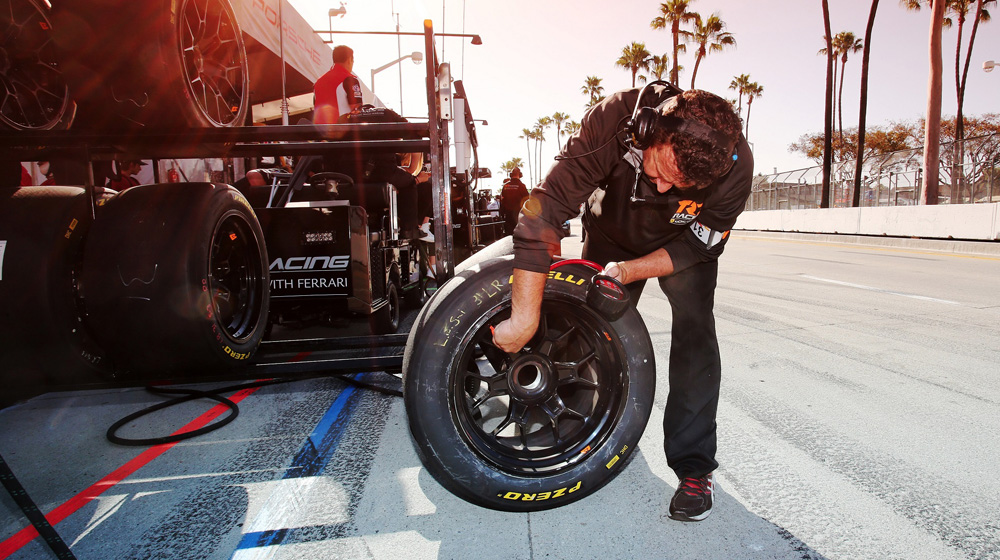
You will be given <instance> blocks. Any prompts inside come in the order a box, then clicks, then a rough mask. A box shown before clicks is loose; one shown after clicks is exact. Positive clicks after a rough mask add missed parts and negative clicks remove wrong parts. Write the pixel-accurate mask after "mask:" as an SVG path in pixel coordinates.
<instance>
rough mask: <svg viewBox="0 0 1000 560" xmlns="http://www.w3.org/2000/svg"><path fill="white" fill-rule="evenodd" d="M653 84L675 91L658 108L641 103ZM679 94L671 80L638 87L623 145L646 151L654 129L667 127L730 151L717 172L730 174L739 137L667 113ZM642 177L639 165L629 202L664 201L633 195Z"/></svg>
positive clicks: (674, 105) (735, 157)
mask: <svg viewBox="0 0 1000 560" xmlns="http://www.w3.org/2000/svg"><path fill="white" fill-rule="evenodd" d="M653 84H661V85H665V86H667V88H668V89H672V90H674V91H675V92H676V93H675V95H674V96H672V97H670V98H669V99H667V100H666V101H664V102H663V103H661V104H660V105H659V106H657V107H649V106H644V105H643V104H642V96H643V95H644V94H645V93H646V89H647V88H648V87H649V86H651V85H653ZM680 93H682V92H681V90H680V89H678V88H677V87H676V86H674V85H673V84H671V83H670V82H666V81H663V80H654V81H652V82H649V83H647V84H646V85H645V86H643V88H642V89H641V90H639V97H637V98H636V100H635V108H634V109H632V118H630V119H629V121H628V122H627V123H626V124H625V134H626V141H625V143H626V146H627V147H628V149H629V150H630V151H632V150H639V151H641V150H645V149H647V148H649V147H650V146H651V145H652V143H653V137H654V133H655V131H656V130H657V129H659V128H661V127H662V128H667V129H670V130H672V131H674V132H679V133H681V134H686V135H688V136H691V137H694V138H696V139H698V140H701V141H704V142H707V143H709V144H712V145H715V146H719V147H721V148H723V149H725V150H726V151H727V152H729V153H731V154H732V155H733V156H732V159H731V160H730V161H729V162H728V165H727V166H726V169H725V170H724V171H723V172H722V173H720V174H719V176H720V177H721V176H723V175H725V174H726V173H729V171H730V170H731V169H732V168H733V165H735V164H736V160H737V159H738V156H737V154H736V143H737V141H738V138H731V137H729V136H727V135H726V134H723V133H721V132H719V131H718V130H715V129H714V128H712V127H710V126H708V125H707V124H705V123H703V122H701V121H696V120H694V119H684V118H680V117H676V116H674V115H671V114H669V113H670V112H671V111H672V110H673V109H674V108H675V107H677V96H678V95H680ZM664 113H668V114H664ZM641 176H642V166H641V165H640V166H637V167H636V169H635V182H634V183H632V196H631V198H630V201H631V202H633V203H647V204H661V203H662V204H666V201H665V200H661V199H658V198H652V199H649V198H638V197H636V191H637V190H638V187H639V180H640V177H641Z"/></svg>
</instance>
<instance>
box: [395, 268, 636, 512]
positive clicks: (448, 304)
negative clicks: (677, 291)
mask: <svg viewBox="0 0 1000 560" xmlns="http://www.w3.org/2000/svg"><path fill="white" fill-rule="evenodd" d="M566 269H570V267H566ZM573 270H576V271H579V270H580V268H574V269H573ZM511 271H512V259H511V258H510V257H502V258H499V259H494V260H489V261H486V262H483V263H481V264H479V265H475V266H472V267H470V268H468V269H466V270H465V271H463V272H460V273H459V274H458V275H457V276H456V277H455V278H453V279H451V280H449V281H448V283H446V284H445V286H443V287H442V289H441V290H439V291H438V292H437V293H435V294H434V296H432V298H431V300H430V301H429V302H428V304H427V306H425V308H424V310H423V311H422V312H421V314H420V315H419V316H418V318H417V321H416V323H415V326H414V328H413V330H412V331H411V334H410V337H409V340H408V342H407V348H406V354H405V356H404V363H403V371H404V400H405V405H406V411H407V416H408V419H409V425H410V431H411V434H412V436H413V440H414V445H415V447H416V449H417V452H418V454H419V455H420V457H421V460H422V461H423V463H424V465H425V466H426V467H427V469H428V471H429V472H430V473H431V474H432V475H433V476H434V477H435V479H437V480H438V482H440V483H441V484H442V485H443V486H445V487H446V488H448V489H449V490H450V491H451V492H453V493H454V494H456V495H458V496H459V497H461V498H463V499H465V500H467V501H470V502H472V503H476V504H479V505H482V506H485V507H489V508H493V509H499V510H505V511H534V510H541V509H548V508H552V507H558V506H561V505H564V504H568V503H570V502H573V501H575V500H578V499H580V498H583V497H584V496H586V495H588V494H590V493H592V492H594V491H596V490H597V489H599V488H600V487H601V486H603V485H604V484H606V483H608V482H609V481H610V480H611V479H613V478H614V476H616V475H617V474H618V472H620V471H621V469H622V468H623V467H624V465H625V464H627V463H628V460H629V459H630V458H631V456H632V454H633V452H634V451H635V449H636V447H637V445H638V441H639V438H640V437H641V435H642V432H643V430H644V429H645V425H646V422H647V421H648V419H649V414H650V411H651V409H652V400H653V393H654V384H655V366H654V361H653V352H652V344H651V343H650V341H649V335H648V332H647V331H646V328H645V325H644V324H643V323H642V320H641V318H640V317H639V315H638V312H637V311H635V309H631V310H629V312H627V313H625V314H624V315H623V316H622V317H621V318H619V319H618V320H617V321H614V322H612V323H608V324H607V325H608V327H609V328H610V330H613V331H614V333H610V334H611V336H610V338H611V339H612V340H610V341H609V343H611V344H615V345H617V351H618V352H619V355H620V356H623V357H624V358H625V360H626V363H627V372H626V377H627V383H626V385H627V387H626V394H625V396H624V399H625V400H624V401H623V403H622V405H621V406H620V407H619V408H620V410H621V413H620V416H619V417H618V419H617V422H616V424H615V426H614V427H613V429H611V431H610V433H609V434H607V436H606V438H605V439H604V440H603V441H602V442H600V443H599V445H598V447H597V448H595V449H593V450H591V451H590V456H589V457H588V458H586V459H584V460H582V461H580V462H578V463H576V464H575V465H573V466H572V467H570V468H567V469H564V470H562V471H560V472H557V473H554V474H551V475H545V476H538V477H526V476H518V475H515V474H511V473H507V472H503V471H501V470H499V469H498V468H496V467H494V466H492V465H491V464H489V463H488V462H486V461H485V460H484V459H483V458H482V457H480V456H479V455H478V454H477V453H476V452H475V451H474V450H473V449H472V448H471V447H470V445H469V444H468V443H467V441H466V438H465V437H463V435H462V433H461V431H460V429H459V427H458V425H459V424H458V421H457V418H456V417H455V411H454V410H453V407H452V406H451V404H450V403H451V402H452V398H453V395H452V389H451V386H452V383H451V379H450V377H451V372H452V371H454V369H455V367H456V365H457V364H456V362H457V360H459V359H460V358H461V355H462V349H463V348H466V347H467V346H468V344H470V343H471V341H470V337H471V336H472V335H473V334H474V333H476V332H477V330H478V328H479V327H480V326H481V325H482V324H483V322H485V321H486V319H487V318H488V317H491V316H493V315H495V314H496V313H502V312H504V310H506V311H507V312H509V306H510V277H511ZM584 274H585V273H584ZM584 278H589V276H583V275H582V274H580V275H574V274H573V272H571V271H569V270H567V271H566V272H564V273H563V274H561V275H559V277H558V278H553V275H550V278H549V280H548V282H547V283H546V296H545V297H546V299H560V300H563V301H570V302H573V303H576V304H579V305H581V306H583V305H585V302H586V288H587V287H588V286H589V280H584V281H583V282H582V283H579V284H577V282H579V281H580V280H583V279H584ZM616 335H617V336H616ZM625 349H627V352H626V351H625ZM442 372H444V373H442Z"/></svg>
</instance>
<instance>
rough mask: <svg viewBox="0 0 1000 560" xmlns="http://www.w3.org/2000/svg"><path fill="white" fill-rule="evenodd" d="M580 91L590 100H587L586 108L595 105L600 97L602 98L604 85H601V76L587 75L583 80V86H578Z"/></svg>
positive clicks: (599, 100)
mask: <svg viewBox="0 0 1000 560" xmlns="http://www.w3.org/2000/svg"><path fill="white" fill-rule="evenodd" d="M580 91H582V92H583V94H584V95H586V96H588V97H590V101H588V102H587V105H586V108H587V109H590V108H591V107H593V106H594V105H597V104H598V103H600V102H601V100H602V99H604V86H602V85H601V78H598V77H597V76H587V79H586V81H585V82H584V84H583V87H582V88H580Z"/></svg>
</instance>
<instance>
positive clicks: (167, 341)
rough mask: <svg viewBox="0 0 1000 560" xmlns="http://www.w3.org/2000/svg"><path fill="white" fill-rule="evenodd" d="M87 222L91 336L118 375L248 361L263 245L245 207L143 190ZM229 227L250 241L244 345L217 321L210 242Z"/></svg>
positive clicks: (168, 189) (195, 193) (199, 190)
mask: <svg viewBox="0 0 1000 560" xmlns="http://www.w3.org/2000/svg"><path fill="white" fill-rule="evenodd" d="M106 206H107V208H106V209H105V213H104V216H102V218H101V219H99V220H97V221H96V222H95V225H94V228H93V231H92V233H91V236H90V239H89V240H88V242H87V247H86V252H85V261H84V273H83V280H84V287H85V302H86V305H87V308H88V311H89V312H90V314H91V317H92V319H93V321H92V323H93V324H94V327H95V330H96V331H97V332H98V333H99V334H100V336H101V341H102V343H103V344H104V346H105V347H107V348H108V349H109V353H111V354H112V356H113V357H114V358H115V359H116V361H117V362H118V363H119V364H120V365H121V366H122V367H123V368H124V369H126V370H128V371H132V372H136V373H140V372H148V373H158V374H162V373H169V371H168V370H169V369H171V368H178V367H191V368H199V369H201V368H205V367H223V368H232V367H238V366H240V365H243V364H246V363H248V362H249V361H250V358H251V357H252V356H253V354H254V352H255V350H256V348H257V346H258V345H259V343H260V340H261V338H262V337H263V334H264V330H265V328H266V324H267V302H268V288H269V278H268V274H267V255H266V250H265V248H264V236H263V233H262V232H261V229H260V225H259V224H258V222H257V219H256V216H255V215H254V214H253V211H252V210H251V209H250V206H249V203H248V202H247V201H246V198H244V197H243V195H242V194H240V193H239V192H238V191H237V190H236V189H233V188H232V187H228V186H227V185H218V184H211V183H193V184H177V185H145V186H140V187H134V188H132V189H129V190H127V191H124V192H122V193H120V194H119V195H118V196H117V197H116V198H115V199H113V200H111V201H110V202H109V203H108V204H107V205H106ZM231 217H235V218H236V219H237V220H238V221H240V222H242V223H243V224H244V227H243V229H244V231H246V232H248V234H250V235H252V236H253V237H254V239H253V240H250V242H251V243H253V244H254V246H255V248H256V250H257V254H258V258H259V259H260V264H259V266H258V271H257V273H256V275H257V276H258V277H259V285H258V288H259V290H261V292H260V301H258V302H257V303H258V304H259V305H260V310H259V313H258V315H257V316H256V321H255V323H256V324H255V325H254V326H253V328H252V329H251V330H250V331H249V332H248V333H247V335H245V336H243V337H241V338H239V339H236V338H234V337H232V336H231V335H230V334H229V333H228V332H227V331H226V328H225V326H224V325H222V324H221V322H220V318H219V317H217V316H216V307H215V304H214V303H213V299H212V294H211V289H212V282H211V279H210V276H211V271H210V266H211V264H210V258H211V251H212V240H213V238H214V236H215V235H216V233H217V230H218V228H219V227H220V225H221V224H222V223H223V222H224V221H225V220H227V219H229V218H231Z"/></svg>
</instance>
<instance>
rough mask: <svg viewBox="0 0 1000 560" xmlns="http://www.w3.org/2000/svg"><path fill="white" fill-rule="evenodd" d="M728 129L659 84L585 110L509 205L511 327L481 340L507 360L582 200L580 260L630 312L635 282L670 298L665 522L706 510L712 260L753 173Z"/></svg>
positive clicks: (716, 371)
mask: <svg viewBox="0 0 1000 560" xmlns="http://www.w3.org/2000/svg"><path fill="white" fill-rule="evenodd" d="M654 84H655V85H654ZM640 97H641V99H640ZM740 128H741V126H740V119H739V117H738V116H737V115H736V114H735V113H734V112H733V110H732V107H731V106H730V104H729V103H728V102H727V101H725V100H724V99H722V98H720V97H718V96H716V95H713V94H711V93H708V92H705V91H699V90H691V91H687V92H681V91H680V90H678V89H677V88H675V87H673V86H671V85H669V84H666V83H665V82H654V83H653V84H650V86H647V87H646V88H644V89H643V90H642V91H640V90H637V89H631V90H625V91H621V92H618V93H616V94H614V95H611V96H609V97H608V98H606V99H605V100H604V101H602V102H600V103H598V104H597V105H595V106H594V108H593V109H592V110H591V111H589V112H588V113H587V115H586V116H584V119H583V125H582V126H581V128H580V130H579V131H578V132H577V133H576V134H574V135H573V136H572V137H571V138H570V139H569V140H568V141H567V143H566V146H565V148H563V150H562V153H561V154H560V156H559V157H557V158H556V159H557V160H558V161H557V163H556V164H555V165H554V166H553V167H552V170H551V171H550V172H549V175H548V177H547V178H546V179H545V182H544V183H543V184H542V185H541V186H540V187H539V188H536V189H534V190H533V191H532V192H531V196H530V198H529V199H528V201H527V202H526V203H525V205H524V207H523V209H522V210H521V213H520V216H519V218H518V224H517V227H516V228H515V230H514V282H513V288H512V289H513V292H512V298H513V302H512V305H513V308H512V313H511V318H510V319H509V320H507V321H504V322H503V323H500V324H499V325H498V326H497V327H496V331H495V334H494V342H495V343H496V345H497V346H499V347H500V348H502V349H503V350H505V351H507V352H516V351H519V350H520V349H521V348H522V347H523V346H524V345H525V344H526V343H527V342H528V341H529V340H530V339H531V337H532V335H534V333H535V331H536V329H537V328H538V321H539V316H540V307H541V300H542V294H543V293H544V287H545V280H546V277H547V276H546V275H547V272H548V270H549V264H550V262H551V259H552V256H553V255H555V254H558V253H559V249H560V240H561V238H562V237H563V236H564V233H563V232H562V231H561V228H560V225H561V224H562V223H563V222H564V221H565V220H568V219H570V218H573V217H575V215H576V213H577V211H578V209H579V207H580V204H581V203H582V202H586V207H585V211H584V214H583V226H584V229H585V231H586V233H587V235H586V241H585V242H584V246H583V258H585V259H588V260H591V261H595V262H599V263H608V264H607V266H606V267H605V271H606V274H608V275H610V276H612V277H615V278H617V279H618V280H619V281H621V282H622V283H623V284H625V285H626V287H627V288H628V290H629V292H630V295H631V300H632V303H633V305H635V304H636V302H638V300H639V296H640V294H641V293H642V289H643V286H644V285H645V283H646V280H647V279H649V278H655V279H657V281H658V282H659V284H660V288H661V289H662V290H663V293H664V294H666V296H667V299H668V301H669V302H670V306H671V309H672V317H673V321H672V325H671V346H670V361H669V383H670V393H669V396H668V398H667V405H666V409H665V411H664V417H663V434H664V449H665V452H666V456H667V463H668V464H669V465H670V467H671V468H672V469H673V470H674V472H675V473H676V474H677V477H678V478H679V479H680V482H679V484H678V488H677V491H676V493H675V494H674V496H673V498H672V499H671V501H670V516H671V517H672V518H674V519H677V520H680V521H700V520H702V519H705V518H706V517H708V515H709V514H710V513H711V511H712V505H713V498H712V492H713V482H712V474H713V471H714V470H715V469H716V468H717V467H718V463H717V462H716V460H715V453H716V411H717V408H718V403H719V381H720V375H721V369H722V368H721V362H720V358H719V343H718V339H717V337H716V332H715V317H714V314H713V306H714V299H715V286H716V280H717V277H718V270H719V268H718V258H719V256H720V255H721V254H722V251H723V248H724V247H725V244H726V240H727V239H728V237H729V230H730V228H731V227H732V226H733V224H735V222H736V217H737V216H738V215H739V214H740V212H742V211H743V209H744V207H745V204H746V200H747V197H748V196H749V195H750V184H751V179H752V177H753V157H752V155H751V153H750V149H749V145H748V144H747V141H746V139H745V138H743V136H742V135H741V134H740ZM626 350H627V349H626Z"/></svg>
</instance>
